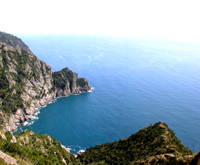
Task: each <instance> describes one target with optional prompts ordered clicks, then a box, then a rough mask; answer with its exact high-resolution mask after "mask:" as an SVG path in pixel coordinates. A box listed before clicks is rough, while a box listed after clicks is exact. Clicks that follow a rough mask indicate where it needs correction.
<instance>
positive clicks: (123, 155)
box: [77, 122, 194, 165]
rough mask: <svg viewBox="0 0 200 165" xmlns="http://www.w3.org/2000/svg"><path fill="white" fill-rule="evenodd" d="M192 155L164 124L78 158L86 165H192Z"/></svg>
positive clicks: (87, 151) (104, 145) (107, 144)
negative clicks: (190, 164)
mask: <svg viewBox="0 0 200 165" xmlns="http://www.w3.org/2000/svg"><path fill="white" fill-rule="evenodd" d="M193 157H194V155H193V153H192V152H191V151H190V150H189V149H188V148H186V147H184V146H183V144H182V143H181V141H180V140H178V139H177V138H176V136H175V134H174V132H173V131H172V130H171V129H169V128H168V126H167V125H166V124H165V123H162V122H158V123H156V124H154V125H150V126H148V127H145V128H142V129H141V130H140V131H138V132H137V133H135V134H133V135H131V136H130V137H129V138H127V139H121V140H119V141H115V142H113V143H106V144H102V145H97V146H95V147H92V148H90V149H87V150H86V152H84V153H81V154H79V155H78V157H77V160H78V161H80V162H82V163H83V164H149V165H150V164H168V165H172V164H189V163H190V162H191V160H192V158H193Z"/></svg>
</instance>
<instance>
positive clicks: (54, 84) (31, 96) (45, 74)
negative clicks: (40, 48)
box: [0, 34, 91, 132]
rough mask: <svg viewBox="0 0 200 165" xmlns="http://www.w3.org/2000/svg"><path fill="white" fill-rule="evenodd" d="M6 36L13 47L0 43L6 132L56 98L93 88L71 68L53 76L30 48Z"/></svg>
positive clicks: (0, 114)
mask: <svg viewBox="0 0 200 165" xmlns="http://www.w3.org/2000/svg"><path fill="white" fill-rule="evenodd" d="M6 36H7V37H8V40H9V41H10V42H7V43H8V44H9V43H11V44H10V45H8V44H6V43H4V42H0V106H1V110H0V124H1V127H2V128H3V129H4V130H5V131H9V132H13V131H15V130H16V126H19V125H23V124H24V122H25V121H28V120H30V119H31V118H32V117H33V116H34V115H35V113H36V112H37V108H38V107H40V106H44V105H46V104H47V103H49V102H51V101H52V100H55V99H56V98H57V97H61V96H68V95H71V94H79V93H81V92H87V91H89V90H90V89H91V87H90V86H89V85H88V81H87V80H86V79H85V78H81V79H79V78H78V75H77V74H76V73H74V72H72V71H71V70H70V69H68V68H65V69H63V70H62V71H59V72H55V73H53V72H52V70H51V67H50V66H48V65H47V64H46V63H45V62H42V61H40V60H39V59H38V58H37V57H36V56H35V55H34V54H33V53H32V52H31V51H29V49H26V50H24V49H20V48H19V47H22V48H23V46H19V44H18V42H17V41H18V38H15V37H14V36H12V38H13V37H14V39H15V40H14V39H12V38H10V35H9V34H4V40H6V39H5V38H6ZM0 39H1V37H0ZM4 40H3V41H4ZM0 41H1V40H0ZM19 42H20V41H19ZM11 45H12V46H11ZM13 45H16V46H14V47H13Z"/></svg>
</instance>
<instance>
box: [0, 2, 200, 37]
mask: <svg viewBox="0 0 200 165" xmlns="http://www.w3.org/2000/svg"><path fill="white" fill-rule="evenodd" d="M199 7H200V2H198V1H191V0H190V1H189V0H188V1H184V0H181V1H179V0H172V1H171V0H166V1H164V0H147V1H143V0H136V1H134V0H129V1H127V0H70V1H68V0H54V1H52V0H34V1H33V0H5V1H3V2H1V8H0V14H1V18H0V31H5V32H8V33H12V34H17V33H66V34H92V35H93V34H96V35H120V36H135V37H148V38H149V37H150V38H159V39H176V40H184V41H186V40H189V41H200V21H199V17H200V9H199Z"/></svg>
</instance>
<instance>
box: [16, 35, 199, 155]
mask: <svg viewBox="0 0 200 165" xmlns="http://www.w3.org/2000/svg"><path fill="white" fill-rule="evenodd" d="M18 37H20V38H21V39H22V40H23V41H24V42H25V43H26V44H27V45H28V46H29V48H30V49H31V51H32V52H33V53H34V54H35V55H36V56H37V57H38V58H39V59H41V60H42V61H45V62H46V63H47V64H48V65H50V66H51V67H52V70H53V71H59V70H61V69H62V68H64V67H68V68H69V69H71V70H72V71H74V72H76V73H78V75H79V77H85V78H86V79H87V80H88V81H89V85H90V86H91V87H93V88H94V89H93V90H92V92H89V93H82V94H80V95H77V96H69V97H65V98H59V99H57V100H56V101H55V103H53V104H48V105H47V106H46V107H44V108H41V109H40V113H39V114H38V115H37V117H35V118H34V119H33V120H32V121H29V122H28V123H27V125H26V126H24V127H18V131H20V129H23V130H24V129H31V130H32V131H33V132H35V133H38V132H39V133H40V134H48V135H50V136H52V137H53V138H55V139H57V140H58V141H60V142H61V143H62V144H63V145H64V146H66V147H67V148H70V149H71V151H70V152H71V153H73V154H76V153H77V152H78V151H80V150H85V149H86V148H89V147H94V146H95V145H98V144H103V143H106V142H113V141H115V140H119V139H120V138H127V137H129V136H130V135H131V134H134V133H136V132H137V131H138V130H139V129H141V128H143V127H146V126H148V125H150V124H154V123H156V122H158V121H162V122H165V123H167V124H168V126H169V127H170V128H171V129H172V130H173V131H174V132H175V133H176V136H177V137H178V139H179V140H181V141H182V143H183V144H184V145H185V146H186V147H188V148H189V149H190V150H192V151H193V152H194V153H196V152H197V151H198V150H200V139H199V136H200V129H199V128H200V122H199V121H200V76H199V73H200V46H199V45H198V44H191V43H176V42H167V41H156V40H145V39H133V38H125V37H97V36H96V37H94V36H70V35H48V36H47V35H46V36H45V35H42V36H41V35H18ZM38 119H39V120H38Z"/></svg>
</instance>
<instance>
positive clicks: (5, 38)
mask: <svg viewBox="0 0 200 165" xmlns="http://www.w3.org/2000/svg"><path fill="white" fill-rule="evenodd" d="M0 42H4V43H5V44H7V45H10V46H12V47H14V48H19V49H23V50H27V51H29V52H30V49H29V47H28V46H27V45H26V44H25V43H24V42H23V41H22V40H21V39H20V38H18V37H16V36H13V35H12V34H8V33H5V32H0Z"/></svg>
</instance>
